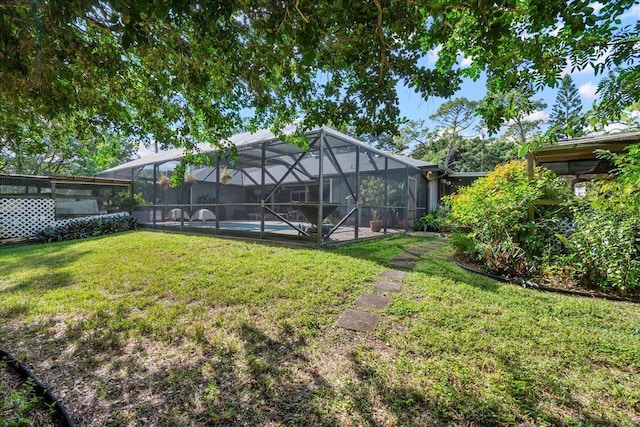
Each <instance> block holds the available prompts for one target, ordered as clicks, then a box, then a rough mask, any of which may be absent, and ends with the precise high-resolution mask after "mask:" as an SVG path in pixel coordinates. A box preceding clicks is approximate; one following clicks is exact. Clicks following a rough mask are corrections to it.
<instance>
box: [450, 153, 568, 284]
mask: <svg viewBox="0 0 640 427" xmlns="http://www.w3.org/2000/svg"><path fill="white" fill-rule="evenodd" d="M569 198H570V194H569V191H568V189H567V186H566V184H564V183H563V182H562V181H560V180H559V179H558V178H557V177H556V176H555V174H554V173H553V172H551V171H548V170H546V169H543V168H536V169H535V173H534V179H533V180H530V179H529V177H528V175H527V166H526V163H525V162H523V161H512V162H509V163H505V164H502V165H499V166H498V167H496V169H495V170H494V171H493V172H490V173H489V174H488V175H487V176H486V177H484V178H480V179H478V180H477V181H475V182H474V183H473V184H472V185H470V186H468V187H463V188H462V189H461V190H460V191H459V192H458V194H455V195H452V196H449V197H448V198H445V203H446V204H447V206H448V207H449V208H450V212H449V214H448V217H447V220H448V221H449V222H450V223H451V224H452V225H453V227H454V229H457V230H458V232H465V233H467V235H468V237H469V238H470V239H472V240H473V241H474V243H475V244H474V245H473V246H474V247H475V250H476V254H475V256H471V254H469V253H468V252H467V254H466V255H465V256H466V257H467V258H477V259H481V260H483V261H482V262H483V263H484V264H485V266H486V267H487V268H488V269H490V270H491V271H493V272H496V273H505V272H509V274H514V275H515V274H524V273H527V274H529V273H530V272H532V271H533V270H534V268H533V267H534V266H537V265H539V264H540V263H541V260H542V258H543V257H544V256H547V254H548V253H549V251H553V250H562V246H561V245H560V244H559V242H558V239H557V238H556V237H555V234H556V233H557V232H558V229H559V227H560V225H561V224H562V222H563V220H564V219H565V218H568V217H569V216H570V213H571V212H570V211H569V210H568V209H567V208H565V207H564V206H563V205H562V203H565V202H566V201H567V200H569ZM545 199H546V200H549V199H551V200H556V201H558V202H559V203H561V204H560V205H558V204H556V205H536V202H537V201H540V200H545ZM531 206H533V207H534V208H535V216H534V220H530V219H529V208H530V207H531ZM465 247H466V248H467V250H468V249H469V248H470V247H471V245H469V244H465Z"/></svg>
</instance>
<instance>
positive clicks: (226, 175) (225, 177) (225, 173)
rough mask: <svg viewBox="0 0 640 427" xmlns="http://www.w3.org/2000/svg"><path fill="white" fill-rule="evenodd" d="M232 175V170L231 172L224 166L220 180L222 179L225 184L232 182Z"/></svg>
mask: <svg viewBox="0 0 640 427" xmlns="http://www.w3.org/2000/svg"><path fill="white" fill-rule="evenodd" d="M231 177H232V175H231V172H229V169H227V167H226V166H224V167H223V168H222V170H221V171H220V181H222V183H223V184H224V185H228V184H229V183H230V182H231Z"/></svg>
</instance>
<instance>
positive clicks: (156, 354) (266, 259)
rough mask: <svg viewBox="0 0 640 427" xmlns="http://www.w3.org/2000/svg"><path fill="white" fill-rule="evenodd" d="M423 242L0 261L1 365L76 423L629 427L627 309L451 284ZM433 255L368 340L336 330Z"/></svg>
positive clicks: (167, 237)
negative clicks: (358, 301)
mask: <svg viewBox="0 0 640 427" xmlns="http://www.w3.org/2000/svg"><path fill="white" fill-rule="evenodd" d="M437 243H438V242H437V239H426V238H422V237H396V238H390V239H384V240H376V241H369V242H362V243H357V244H351V245H348V246H343V247H339V248H333V249H323V250H316V249H303V248H298V249H292V248H282V247H277V246H270V245H266V244H261V243H247V242H241V241H235V240H224V239H218V238H212V237H206V236H202V237H200V236H184V235H176V234H162V233H153V232H130V233H124V234H120V235H114V236H109V237H102V238H94V239H89V240H85V241H76V242H65V243H58V244H50V245H39V246H23V247H15V248H4V249H0V271H1V272H2V274H1V275H0V319H2V322H0V347H2V348H3V349H5V350H8V351H10V352H13V353H14V354H16V355H17V356H18V357H19V358H21V359H22V360H23V361H24V362H26V363H27V364H28V365H30V366H32V367H33V370H34V372H35V373H36V374H37V375H39V376H40V377H41V378H42V379H43V380H45V382H47V383H48V384H49V385H51V386H53V387H54V390H55V392H56V393H58V394H59V395H60V396H61V397H63V398H64V401H65V403H66V404H67V407H68V409H69V410H70V412H71V413H72V414H73V415H74V416H75V417H76V418H77V421H80V422H81V423H83V424H84V425H111V426H115V425H127V426H130V425H139V426H146V425H221V426H222V425H263V426H277V425H287V426H289V425H336V426H357V425H363V426H367V425H376V426H377V425H380V426H405V425H416V426H423V425H525V426H534V425H535V426H545V425H575V426H589V425H593V426H600V425H615V426H625V425H626V426H632V425H638V424H639V423H640V306H638V305H634V304H630V303H616V302H608V301H602V300H596V299H586V298H578V297H571V296H565V295H559V294H549V293H540V292H536V291H531V290H526V289H522V288H519V287H516V286H512V285H505V284H500V283H497V282H494V281H492V280H489V279H486V278H484V277H480V276H475V275H472V274H471V273H467V272H464V271H463V270H461V269H460V268H458V267H457V266H455V264H453V263H452V261H451V260H450V255H451V252H450V249H448V248H446V247H445V248H442V247H440V246H439V245H438V244H437ZM424 245H430V246H432V247H433V249H432V250H431V251H430V252H428V253H427V254H425V255H424V256H423V257H422V260H421V262H420V263H419V264H418V267H417V268H416V270H415V271H414V272H412V273H409V276H408V278H407V279H406V280H405V282H404V289H403V291H402V293H401V294H399V295H393V296H392V304H391V306H390V307H389V308H387V309H386V310H385V311H383V312H382V313H381V314H382V318H381V321H380V323H379V325H378V328H377V330H376V332H375V333H373V334H362V333H356V332H351V331H347V330H344V329H340V328H336V327H335V322H336V320H337V319H338V316H339V315H340V314H341V313H342V312H343V311H344V310H345V309H347V308H351V309H354V308H355V306H354V305H353V301H354V300H355V298H356V297H357V296H358V295H360V294H361V293H363V292H372V291H373V286H374V283H375V281H376V280H377V276H378V274H379V273H380V272H381V271H382V270H384V269H385V268H387V266H388V265H389V263H390V259H391V258H392V257H393V256H395V255H399V254H400V253H402V251H403V249H404V248H409V247H415V246H424Z"/></svg>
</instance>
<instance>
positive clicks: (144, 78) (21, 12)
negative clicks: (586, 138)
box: [0, 0, 640, 153]
mask: <svg viewBox="0 0 640 427" xmlns="http://www.w3.org/2000/svg"><path fill="white" fill-rule="evenodd" d="M635 3H636V1H635V0H612V1H609V2H606V4H604V5H603V6H602V4H600V3H598V2H595V1H589V0H579V1H572V2H566V1H565V0H529V1H518V0H504V1H500V2H495V1H484V0H480V1H474V2H468V1H463V0H448V1H428V2H427V1H415V2H389V1H385V0H372V1H371V2H351V1H346V0H338V1H334V0H313V1H312V0H284V1H281V2H268V1H264V0H241V1H235V2H229V1H211V2H199V1H197V0H163V1H161V0H84V1H81V2H70V1H67V0H41V1H38V2H33V1H28V0H12V1H11V2H3V3H2V4H0V152H2V153H4V152H15V150H16V148H17V147H18V146H19V147H20V150H22V151H23V152H28V153H42V152H44V151H46V149H45V148H46V147H43V144H45V145H46V143H43V141H47V140H51V136H52V135H51V134H49V133H48V131H47V129H49V127H47V126H46V124H50V123H65V127H67V129H68V130H69V131H70V132H71V131H73V133H75V134H76V135H80V136H85V137H86V136H87V135H90V134H93V135H97V134H102V133H103V132H105V131H107V132H109V133H112V134H119V135H125V136H127V137H128V138H129V139H133V140H136V141H139V142H142V143H145V142H146V143H149V142H150V141H157V142H158V143H159V144H160V145H161V146H181V147H187V148H193V146H194V145H195V143H198V142H210V143H213V144H216V143H217V142H218V141H219V140H220V139H222V138H224V137H226V136H228V135H229V134H231V133H232V132H233V130H235V129H237V128H238V127H248V128H249V129H254V128H256V127H261V126H271V127H273V128H274V129H276V130H277V129H278V128H279V127H281V126H282V125H284V124H286V123H289V122H291V121H293V120H294V119H296V118H299V117H301V116H304V117H305V122H304V125H305V126H306V127H311V126H315V125H319V124H326V123H332V124H335V125H343V124H349V125H352V126H354V127H355V129H356V132H357V133H359V134H362V133H369V134H374V135H375V134H379V133H381V132H389V133H395V131H396V130H397V126H398V123H399V120H398V119H399V115H400V113H399V108H398V94H397V88H398V85H404V86H407V87H409V88H412V89H414V90H415V91H417V92H418V93H420V94H421V95H422V96H423V97H424V98H425V99H426V98H429V97H432V96H441V97H449V96H451V95H452V94H453V93H454V92H455V91H456V90H457V89H458V87H459V84H460V82H461V81H462V78H464V77H471V78H478V77H479V76H480V75H481V73H482V72H485V73H486V75H487V82H488V83H487V84H488V86H489V89H490V91H493V92H507V91H508V90H511V89H514V88H519V87H529V86H531V87H534V88H535V89H536V90H537V89H541V88H542V87H543V86H545V85H551V86H555V85H557V83H558V81H559V79H560V77H561V74H562V72H563V70H564V69H565V68H566V66H567V64H569V66H570V67H571V68H572V69H583V68H586V67H587V66H589V65H591V66H592V67H594V69H595V70H596V71H597V72H605V71H610V72H611V74H610V75H609V77H608V78H607V79H605V81H604V83H603V85H604V86H603V88H602V91H603V92H604V93H608V91H610V90H613V88H616V89H619V90H622V91H623V92H624V94H623V95H619V96H618V95H617V98H616V99H618V100H619V101H620V102H618V103H617V104H606V105H604V106H603V111H605V113H604V114H606V115H607V116H613V115H615V114H619V111H620V108H622V107H624V102H626V101H629V102H627V104H628V103H630V102H632V100H637V99H638V90H639V89H638V85H637V84H636V83H637V75H638V74H640V73H638V70H637V67H638V61H637V59H638V52H637V50H636V49H635V46H636V45H637V43H638V39H639V38H638V31H639V28H640V27H639V25H636V26H634V27H622V26H621V25H620V21H619V18H620V16H622V15H623V14H624V13H625V12H626V11H628V10H629V9H630V8H631V7H632V5H634V4H635ZM596 6H598V7H596ZM599 6H602V7H599ZM434 49H439V53H438V61H437V63H436V64H435V65H434V66H432V67H430V66H426V65H423V62H424V61H421V59H422V58H424V57H425V56H426V55H427V53H428V52H430V51H433V50H434ZM460 55H464V56H465V57H467V58H471V59H472V65H471V66H470V67H466V68H464V67H461V66H460V65H459V58H460ZM616 93H618V92H616ZM625 100H626V101H625ZM605 107H606V108H605ZM616 107H617V108H616ZM484 113H485V115H486V116H487V117H489V119H488V121H487V123H488V124H489V126H490V128H492V129H496V128H497V126H498V125H499V123H500V121H501V119H502V118H503V116H502V115H501V113H500V109H499V108H498V109H493V108H491V106H489V107H488V108H486V109H485V111H484ZM245 116H250V117H251V119H250V120H249V122H248V123H246V122H244V120H243V118H244V117H245ZM69 124H71V125H73V127H70V126H71V125H69Z"/></svg>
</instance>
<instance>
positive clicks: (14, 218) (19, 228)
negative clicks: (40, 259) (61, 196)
mask: <svg viewBox="0 0 640 427" xmlns="http://www.w3.org/2000/svg"><path fill="white" fill-rule="evenodd" d="M55 210H56V205H55V201H54V200H52V199H0V239H12V238H20V237H31V236H33V235H35V234H36V233H37V232H38V231H40V230H42V229H43V228H45V227H47V226H49V225H50V224H51V223H52V222H53V221H54V220H55Z"/></svg>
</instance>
